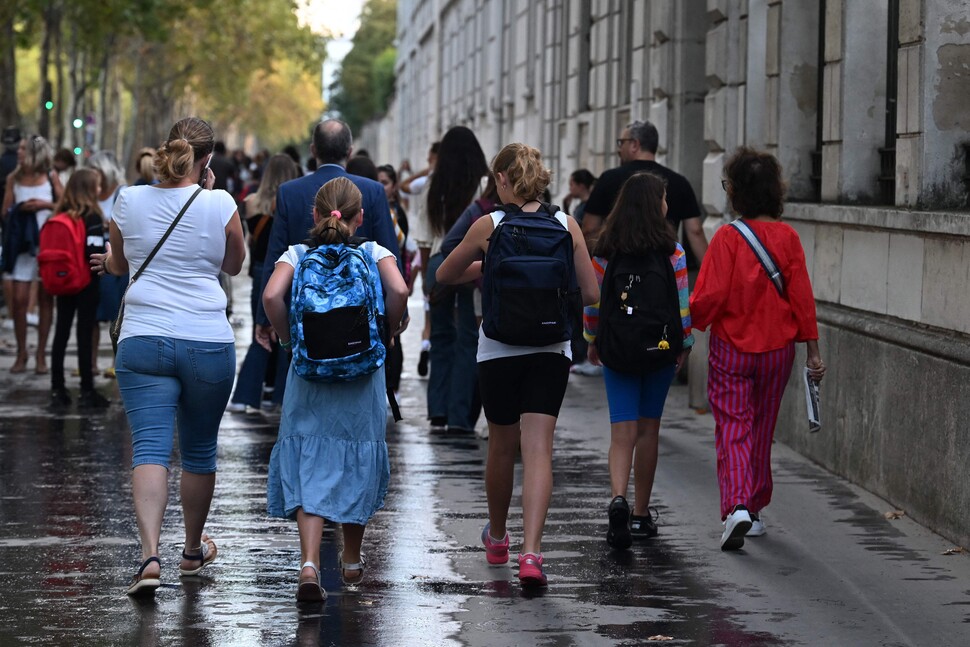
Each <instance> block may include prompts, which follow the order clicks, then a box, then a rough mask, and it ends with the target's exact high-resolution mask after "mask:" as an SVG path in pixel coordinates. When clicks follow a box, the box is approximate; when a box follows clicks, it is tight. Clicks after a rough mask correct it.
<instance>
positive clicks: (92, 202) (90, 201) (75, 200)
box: [55, 168, 104, 220]
mask: <svg viewBox="0 0 970 647" xmlns="http://www.w3.org/2000/svg"><path fill="white" fill-rule="evenodd" d="M100 181H101V173H99V172H98V171H97V170H96V169H93V168H81V169H78V170H77V171H75V172H74V173H73V174H72V175H71V178H70V179H69V180H68V181H67V186H65V187H64V195H63V196H61V200H60V202H58V203H57V208H56V209H55V213H66V214H68V215H69V216H71V217H72V218H74V219H75V220H77V219H78V218H82V217H83V216H84V215H85V214H88V213H92V212H93V213H96V214H98V215H99V216H102V217H104V214H103V213H101V207H100V206H99V205H98V193H99V192H98V182H100Z"/></svg>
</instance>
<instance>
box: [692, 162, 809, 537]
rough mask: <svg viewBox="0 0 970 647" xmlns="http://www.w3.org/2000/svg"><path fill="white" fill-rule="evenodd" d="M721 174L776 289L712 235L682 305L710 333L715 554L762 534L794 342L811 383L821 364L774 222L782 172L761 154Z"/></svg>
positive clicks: (788, 252)
mask: <svg viewBox="0 0 970 647" xmlns="http://www.w3.org/2000/svg"><path fill="white" fill-rule="evenodd" d="M725 175H726V177H727V179H726V180H723V181H722V185H723V186H724V189H725V190H726V191H727V194H728V199H729V200H730V203H731V206H732V208H733V209H734V211H735V212H736V213H738V214H739V215H740V216H741V219H742V222H743V223H744V224H746V225H747V226H748V227H749V228H750V229H751V230H752V231H753V232H754V233H755V234H756V235H757V237H758V239H759V240H760V241H761V243H762V244H763V246H764V247H765V248H766V249H767V251H768V252H769V253H770V255H771V256H772V258H773V259H774V261H775V264H776V265H777V267H778V269H779V271H780V272H781V279H782V282H783V288H782V290H779V289H778V288H777V287H776V286H775V284H774V283H773V282H772V280H771V279H770V278H769V276H768V274H767V272H766V271H765V268H764V267H763V266H762V265H761V263H760V262H759V260H758V258H757V257H756V256H755V253H754V251H753V250H752V248H751V247H749V245H748V243H747V242H746V241H745V239H744V238H743V237H742V235H741V233H740V232H739V231H738V230H737V229H736V228H735V227H731V226H726V227H721V228H720V229H719V230H718V231H717V233H716V234H715V236H714V238H713V240H711V244H710V247H709V248H708V251H707V254H706V255H705V256H704V262H703V264H702V266H701V271H700V274H699V275H698V277H697V284H696V286H695V289H694V295H693V297H692V298H691V301H690V312H691V316H692V318H693V323H694V327H695V328H698V329H700V330H705V329H707V327H708V326H710V327H711V339H710V356H709V364H710V369H709V373H708V381H707V397H708V400H709V401H710V403H711V410H712V412H713V413H714V420H715V422H716V429H715V441H716V445H717V480H718V484H719V486H720V489H721V519H722V520H723V521H724V533H723V534H722V536H721V550H737V549H738V548H740V547H741V546H743V545H744V538H745V536H749V537H751V536H759V535H763V534H764V533H765V526H764V522H763V520H762V519H761V510H762V509H763V508H764V507H765V506H767V505H768V503H769V502H770V501H771V487H772V483H771V441H772V438H773V436H774V432H775V422H776V421H777V419H778V410H779V408H780V407H781V398H782V396H783V395H784V393H785V385H786V384H787V382H788V378H789V376H790V375H791V370H792V364H793V362H794V359H795V342H804V343H805V344H806V346H807V348H808V361H807V366H808V368H809V370H810V376H811V377H812V379H814V380H815V381H816V382H818V381H820V380H821V379H822V376H823V375H824V374H825V364H823V363H822V358H821V356H820V355H819V350H818V325H817V322H816V319H815V297H814V296H813V294H812V285H811V283H810V282H809V278H808V269H807V268H806V266H805V253H804V251H803V250H802V244H801V241H800V240H799V238H798V234H797V233H796V232H795V230H794V229H792V228H791V227H790V226H789V225H788V224H786V223H783V222H781V214H782V210H783V204H784V195H785V183H784V181H783V180H782V177H781V165H780V164H779V163H778V160H777V159H775V158H774V157H773V156H771V155H769V154H768V153H761V152H757V151H754V150H752V149H750V148H740V149H738V151H737V152H736V153H735V154H734V155H733V156H732V157H731V158H730V159H729V160H728V162H727V164H726V166H725Z"/></svg>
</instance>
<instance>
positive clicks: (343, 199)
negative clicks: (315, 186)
mask: <svg viewBox="0 0 970 647" xmlns="http://www.w3.org/2000/svg"><path fill="white" fill-rule="evenodd" d="M362 202H363V197H362V196H361V194H360V189H358V188H357V186H356V185H355V184H354V183H353V182H351V181H350V180H348V179H347V178H345V177H335V178H334V179H332V180H330V181H329V182H327V183H326V184H324V185H323V186H322V187H320V190H319V191H317V197H316V198H315V199H314V200H313V206H314V208H315V209H316V210H317V215H318V216H319V220H318V221H317V223H316V224H315V225H314V226H313V229H311V230H310V237H311V238H312V239H313V240H314V243H315V244H318V245H327V244H330V243H337V242H342V241H343V240H344V239H346V238H349V237H350V234H351V229H350V224H349V221H351V220H353V219H354V218H356V217H357V215H358V214H359V213H360V206H361V203H362ZM334 212H338V213H339V214H340V215H339V217H338V216H337V214H336V213H334Z"/></svg>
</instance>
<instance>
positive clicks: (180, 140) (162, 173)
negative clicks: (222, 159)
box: [154, 117, 215, 182]
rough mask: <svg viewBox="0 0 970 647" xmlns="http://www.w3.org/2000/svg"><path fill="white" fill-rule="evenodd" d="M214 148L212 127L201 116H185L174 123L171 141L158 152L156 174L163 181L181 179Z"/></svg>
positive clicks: (159, 148) (156, 155)
mask: <svg viewBox="0 0 970 647" xmlns="http://www.w3.org/2000/svg"><path fill="white" fill-rule="evenodd" d="M214 148H215V133H213V132H212V126H210V125H209V124H208V123H206V122H205V121H204V120H202V119H199V118H198V117H186V118H185V119H182V120H181V121H179V122H177V123H176V124H175V125H174V126H172V130H170V131H169V133H168V140H167V141H165V142H163V143H162V145H161V146H159V147H158V150H157V151H156V152H155V162H154V168H155V175H156V176H157V177H158V179H159V180H161V181H162V182H178V181H180V180H182V179H183V178H185V177H188V175H189V173H191V172H192V167H193V166H194V165H195V163H196V162H197V161H199V160H200V159H202V158H203V157H205V156H206V155H208V154H209V153H211V152H212V151H213V149H214Z"/></svg>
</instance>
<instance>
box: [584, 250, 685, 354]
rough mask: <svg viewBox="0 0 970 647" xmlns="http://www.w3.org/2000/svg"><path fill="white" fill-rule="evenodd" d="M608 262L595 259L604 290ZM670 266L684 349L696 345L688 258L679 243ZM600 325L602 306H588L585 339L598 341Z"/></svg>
mask: <svg viewBox="0 0 970 647" xmlns="http://www.w3.org/2000/svg"><path fill="white" fill-rule="evenodd" d="M606 264H607V260H606V259H605V258H602V257H600V256H594V257H593V272H594V273H595V274H596V283H597V284H598V285H599V286H600V290H602V289H603V276H604V275H605V274H606ZM670 264H671V265H673V266H674V276H675V277H676V278H677V294H678V295H679V296H680V321H681V323H682V325H683V327H684V348H690V347H691V346H693V345H694V335H693V334H691V323H690V292H689V289H688V287H687V256H686V255H685V254H684V248H683V247H681V246H680V243H677V250H676V251H674V253H673V254H672V255H671V256H670ZM599 324H600V304H599V301H597V302H596V304H595V305H591V306H586V310H585V311H584V312H583V337H585V338H586V341H588V342H589V343H593V342H594V341H596V332H597V330H598V329H599Z"/></svg>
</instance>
